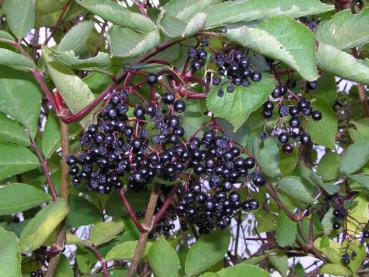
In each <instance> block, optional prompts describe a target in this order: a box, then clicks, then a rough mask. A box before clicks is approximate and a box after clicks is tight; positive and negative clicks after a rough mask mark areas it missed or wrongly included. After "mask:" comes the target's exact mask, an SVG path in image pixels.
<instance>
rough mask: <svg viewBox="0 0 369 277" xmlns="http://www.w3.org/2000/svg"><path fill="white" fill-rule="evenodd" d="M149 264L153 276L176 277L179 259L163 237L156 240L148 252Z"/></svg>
mask: <svg viewBox="0 0 369 277" xmlns="http://www.w3.org/2000/svg"><path fill="white" fill-rule="evenodd" d="M149 263H150V267H151V269H152V270H153V272H154V274H155V276H158V277H177V276H178V269H179V259H178V256H177V253H176V251H175V250H174V249H173V247H172V246H171V245H170V244H169V242H167V241H166V240H165V239H164V238H163V237H161V238H160V239H158V240H157V241H156V242H155V243H154V244H153V245H152V246H151V247H150V251H149Z"/></svg>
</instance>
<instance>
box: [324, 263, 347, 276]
mask: <svg viewBox="0 0 369 277" xmlns="http://www.w3.org/2000/svg"><path fill="white" fill-rule="evenodd" d="M320 272H321V273H325V274H331V275H334V276H352V272H351V270H350V269H348V268H347V267H344V266H343V265H339V264H325V265H323V266H322V268H321V269H320Z"/></svg>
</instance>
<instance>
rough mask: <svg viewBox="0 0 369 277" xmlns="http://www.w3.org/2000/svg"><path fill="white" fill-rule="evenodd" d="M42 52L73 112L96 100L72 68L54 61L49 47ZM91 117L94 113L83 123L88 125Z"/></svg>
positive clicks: (50, 71) (53, 77)
mask: <svg viewBox="0 0 369 277" xmlns="http://www.w3.org/2000/svg"><path fill="white" fill-rule="evenodd" d="M42 53H43V56H44V59H45V62H46V67H47V70H48V72H49V74H50V76H51V78H52V80H53V82H54V84H55V87H56V88H57V89H58V91H59V92H60V94H61V96H62V98H63V100H64V102H65V103H66V105H67V106H68V108H69V109H70V110H71V111H72V112H73V113H78V112H79V111H80V110H82V109H83V108H85V107H86V106H87V105H88V104H89V103H91V102H92V101H93V100H94V96H93V94H92V92H91V90H90V89H89V87H88V86H87V85H86V84H85V83H84V82H83V81H82V80H81V79H80V78H79V77H78V76H76V75H75V74H74V72H73V71H72V70H71V69H69V68H67V67H65V66H64V65H61V64H59V63H57V62H55V61H53V60H52V59H51V57H50V56H49V53H50V51H49V50H48V49H46V48H44V49H43V51H42ZM91 118H92V115H89V116H87V117H85V118H84V119H83V120H81V124H82V125H86V124H87V122H89V121H90V120H91Z"/></svg>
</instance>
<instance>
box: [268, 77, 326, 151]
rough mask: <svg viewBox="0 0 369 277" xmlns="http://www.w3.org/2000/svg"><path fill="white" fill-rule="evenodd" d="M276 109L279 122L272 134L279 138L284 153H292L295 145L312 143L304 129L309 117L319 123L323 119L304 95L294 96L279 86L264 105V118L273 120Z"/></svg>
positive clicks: (285, 88) (284, 87)
mask: <svg viewBox="0 0 369 277" xmlns="http://www.w3.org/2000/svg"><path fill="white" fill-rule="evenodd" d="M289 85H290V86H291V84H289ZM275 109H278V116H279V120H278V121H277V124H276V125H275V126H274V129H273V131H272V134H273V135H276V136H278V140H279V142H280V143H281V144H282V145H283V146H282V150H283V152H284V153H286V154H290V153H292V152H293V148H294V143H302V144H309V143H310V142H311V137H310V135H309V134H308V133H307V132H306V130H305V129H304V127H305V124H306V120H307V117H308V116H310V117H311V118H312V119H313V120H315V121H319V120H321V119H322V113H321V112H320V111H318V110H314V109H313V108H312V107H311V105H310V101H309V100H308V99H306V98H304V97H303V96H302V95H295V94H293V93H292V92H290V91H289V90H288V88H287V87H286V86H277V87H275V88H274V90H273V92H272V94H271V97H270V99H269V100H268V101H267V102H265V103H264V106H263V116H264V118H265V119H268V118H271V117H272V116H273V111H274V110H275Z"/></svg>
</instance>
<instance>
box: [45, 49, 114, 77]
mask: <svg viewBox="0 0 369 277" xmlns="http://www.w3.org/2000/svg"><path fill="white" fill-rule="evenodd" d="M50 50H51V51H52V54H51V56H52V57H53V58H54V59H55V60H56V61H58V62H59V63H61V64H63V65H65V66H67V67H69V68H72V69H77V70H89V71H98V72H102V73H106V72H107V71H108V70H109V69H110V68H111V67H112V66H113V63H112V60H111V59H110V57H109V54H107V53H104V52H99V53H97V55H96V56H95V57H92V58H88V59H80V58H79V57H77V56H76V55H75V53H74V51H65V52H63V51H58V50H53V49H50Z"/></svg>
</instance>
